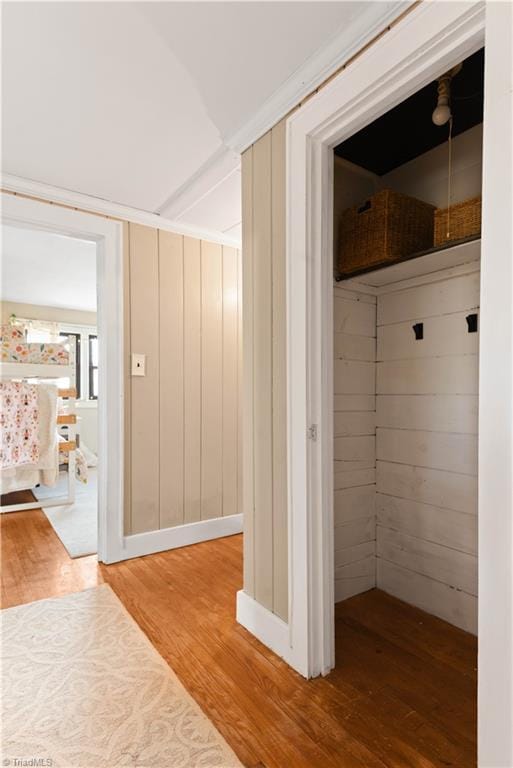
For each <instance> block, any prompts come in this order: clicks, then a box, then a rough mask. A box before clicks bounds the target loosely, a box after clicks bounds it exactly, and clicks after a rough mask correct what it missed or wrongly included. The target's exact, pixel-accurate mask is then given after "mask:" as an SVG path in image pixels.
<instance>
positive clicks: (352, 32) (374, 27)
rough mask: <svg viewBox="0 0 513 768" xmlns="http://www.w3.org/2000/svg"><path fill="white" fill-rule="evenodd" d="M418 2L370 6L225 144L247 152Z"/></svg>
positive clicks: (409, 0)
mask: <svg viewBox="0 0 513 768" xmlns="http://www.w3.org/2000/svg"><path fill="white" fill-rule="evenodd" d="M415 2H416V0H389V1H388V2H378V3H367V4H366V5H367V7H366V9H365V11H364V12H363V13H362V14H360V15H357V16H356V17H355V18H354V20H353V21H352V23H350V24H348V25H347V26H346V27H344V28H343V29H342V30H341V31H340V32H339V33H338V34H337V35H335V36H334V37H332V38H331V39H330V40H329V41H328V43H327V44H326V45H324V46H322V47H321V48H320V49H319V50H318V51H316V52H315V53H314V54H313V56H311V57H310V58H309V59H308V60H307V61H306V62H305V63H304V64H303V65H302V66H301V67H299V68H298V69H297V70H296V71H295V72H294V73H293V74H292V75H291V76H290V77H289V78H288V79H287V80H286V81H285V82H284V83H283V85H282V86H281V87H280V88H278V90H277V91H275V92H274V93H273V95H272V96H271V97H270V98H269V99H268V100H267V101H266V102H264V104H263V105H262V106H261V107H260V109H259V110H258V111H257V112H256V113H255V114H254V115H253V117H252V118H251V119H250V120H249V121H248V122H246V123H244V125H242V126H241V127H240V128H238V129H237V130H236V131H234V132H233V133H231V134H229V135H228V136H225V137H224V138H223V141H224V143H225V144H226V145H227V146H228V147H230V148H231V149H232V150H233V151H234V152H238V153H242V152H244V150H245V149H247V148H248V147H249V146H250V145H251V144H254V142H255V141H256V140H257V139H259V138H260V137H261V136H263V134H264V133H266V132H267V131H268V130H270V129H271V128H272V127H273V126H274V125H276V124H277V123H278V122H279V121H280V120H281V119H282V118H283V117H285V115H287V114H288V113H289V112H290V111H291V110H292V109H294V108H295V107H297V106H298V105H299V104H300V103H301V102H302V101H303V99H305V98H306V97H307V96H309V95H310V94H311V93H313V91H315V89H316V88H318V87H319V86H320V85H322V83H323V82H324V81H325V80H327V79H328V78H329V77H331V75H333V74H334V73H335V72H336V71H337V70H338V69H340V68H341V67H342V66H343V65H344V64H345V63H346V62H347V61H348V60H349V59H350V58H351V57H352V56H354V55H355V54H356V53H358V52H359V51H360V50H361V49H362V48H364V47H365V46H366V45H367V44H368V43H370V42H371V40H373V39H374V38H375V37H376V36H377V35H379V34H380V32H383V30H385V29H386V28H387V26H388V25H389V24H391V23H392V22H393V21H395V20H396V19H397V18H398V16H400V15H401V14H403V13H404V12H405V11H407V10H408V9H409V8H410V7H411V6H412V5H415Z"/></svg>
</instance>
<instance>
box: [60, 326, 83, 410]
mask: <svg viewBox="0 0 513 768" xmlns="http://www.w3.org/2000/svg"><path fill="white" fill-rule="evenodd" d="M59 336H63V337H64V338H65V339H70V340H73V339H74V340H75V380H74V381H72V382H71V386H72V387H75V389H76V390H77V399H78V400H80V398H81V397H82V375H81V374H82V355H81V346H80V342H81V336H80V333H75V332H71V331H66V333H64V331H61V332H60V333H59Z"/></svg>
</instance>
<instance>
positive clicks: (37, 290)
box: [0, 225, 96, 312]
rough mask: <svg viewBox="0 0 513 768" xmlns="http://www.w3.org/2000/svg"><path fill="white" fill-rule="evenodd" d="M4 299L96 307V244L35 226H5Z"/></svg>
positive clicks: (40, 304) (61, 305) (89, 309)
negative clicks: (23, 227)
mask: <svg viewBox="0 0 513 768" xmlns="http://www.w3.org/2000/svg"><path fill="white" fill-rule="evenodd" d="M1 278H2V279H1V290H0V299H1V300H2V301H16V302H20V303H22V304H35V305H37V306H45V307H62V308H68V309H81V310H87V311H90V312H95V311H96V245H95V243H92V242H88V241H87V240H77V239H76V238H72V237H65V236H63V235H56V234H54V233H52V232H44V231H41V230H33V229H19V228H17V227H11V226H6V225H4V226H3V227H2V262H1Z"/></svg>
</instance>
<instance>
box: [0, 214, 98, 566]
mask: <svg viewBox="0 0 513 768" xmlns="http://www.w3.org/2000/svg"><path fill="white" fill-rule="evenodd" d="M2 239H3V259H2V287H1V293H0V298H1V303H2V311H1V330H2V376H1V388H2V399H3V401H4V402H3V406H4V408H3V412H4V417H5V418H7V417H8V415H9V413H11V414H12V420H13V421H12V424H7V423H6V424H3V427H4V429H3V436H4V437H3V443H4V444H3V445H2V467H1V471H0V488H1V492H2V512H5V513H6V514H9V515H12V516H16V520H15V521H13V522H15V523H16V525H19V524H20V523H24V524H26V525H28V526H30V524H33V523H35V522H36V518H37V521H38V522H39V524H42V525H44V526H46V527H47V528H48V532H49V534H52V535H54V536H56V537H58V540H59V542H60V544H61V545H62V546H63V547H64V549H65V550H66V553H67V555H68V556H69V557H70V558H72V559H75V558H82V557H86V556H90V555H96V553H97V552H98V482H97V472H98V405H99V388H98V380H99V368H100V363H99V346H100V344H101V338H100V337H99V329H98V319H97V244H96V243H95V242H93V241H91V240H86V239H80V238H77V237H70V236H67V235H63V234H58V233H56V232H51V231H44V230H41V229H31V228H25V227H22V226H10V225H8V224H7V225H4V227H3V233H2ZM27 398H28V400H27ZM7 404H10V407H9V408H8V407H6V405H7ZM20 408H21V410H20ZM23 413H24V414H25V416H26V417H27V419H28V420H30V421H31V422H32V424H31V425H30V424H24V425H20V423H19V420H20V418H23V419H25V416H23ZM25 420H26V419H25ZM20 426H23V430H21V431H20ZM23 446H25V450H24V449H23ZM27 449H28V450H29V451H30V452H31V455H30V456H28V454H27ZM20 516H23V520H20ZM49 526H51V530H50V527H49Z"/></svg>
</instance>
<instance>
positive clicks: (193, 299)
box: [183, 237, 201, 523]
mask: <svg viewBox="0 0 513 768" xmlns="http://www.w3.org/2000/svg"><path fill="white" fill-rule="evenodd" d="M200 248H201V244H200V241H199V240H196V239H194V238H191V237H186V238H184V263H183V280H184V291H183V292H184V329H183V331H184V361H183V363H184V365H183V370H184V520H185V522H186V523H193V522H197V521H198V520H200V519H201V254H200Z"/></svg>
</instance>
